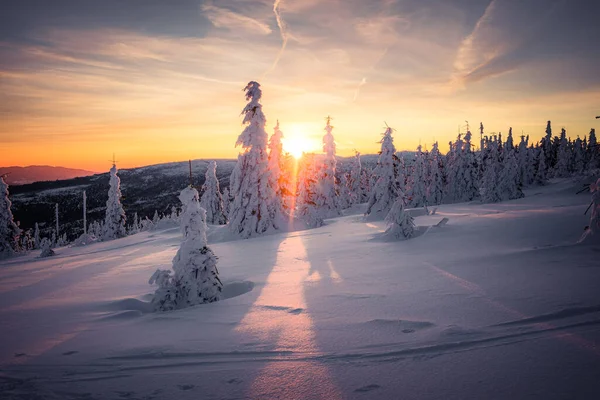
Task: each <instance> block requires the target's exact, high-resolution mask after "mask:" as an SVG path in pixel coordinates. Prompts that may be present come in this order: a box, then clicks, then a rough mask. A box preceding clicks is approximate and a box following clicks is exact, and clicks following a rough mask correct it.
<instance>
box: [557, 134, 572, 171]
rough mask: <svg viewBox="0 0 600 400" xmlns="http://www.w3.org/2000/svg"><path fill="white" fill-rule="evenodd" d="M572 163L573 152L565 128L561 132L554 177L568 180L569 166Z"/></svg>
mask: <svg viewBox="0 0 600 400" xmlns="http://www.w3.org/2000/svg"><path fill="white" fill-rule="evenodd" d="M570 161H571V152H570V150H569V142H568V141H567V132H566V131H565V128H563V129H562V130H561V132H560V139H559V145H558V152H557V159H556V165H555V166H554V176H555V177H557V178H566V177H568V176H569V175H570V173H569V166H570Z"/></svg>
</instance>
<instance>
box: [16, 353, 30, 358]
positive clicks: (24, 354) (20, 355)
mask: <svg viewBox="0 0 600 400" xmlns="http://www.w3.org/2000/svg"><path fill="white" fill-rule="evenodd" d="M26 355H27V353H15V357H24V356H26Z"/></svg>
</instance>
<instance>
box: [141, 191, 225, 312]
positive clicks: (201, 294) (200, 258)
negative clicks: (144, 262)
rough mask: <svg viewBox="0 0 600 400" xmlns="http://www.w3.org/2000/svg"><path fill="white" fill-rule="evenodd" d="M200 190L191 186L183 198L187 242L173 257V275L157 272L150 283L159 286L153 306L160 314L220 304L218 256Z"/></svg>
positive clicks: (182, 244)
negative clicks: (209, 235) (208, 234)
mask: <svg viewBox="0 0 600 400" xmlns="http://www.w3.org/2000/svg"><path fill="white" fill-rule="evenodd" d="M198 197H199V196H198V191H197V190H196V189H194V188H192V187H190V186H188V187H187V188H185V189H183V190H182V191H181V193H180V195H179V199H180V200H181V202H182V204H183V210H182V213H181V231H182V233H183V241H182V243H181V246H180V247H179V250H178V251H177V254H176V255H175V257H174V258H173V272H174V273H173V275H171V273H170V271H164V270H157V271H156V272H155V273H154V274H153V275H152V277H151V278H150V281H149V283H150V284H154V283H156V284H158V286H159V288H158V290H157V291H156V292H155V294H154V297H153V299H152V304H153V306H154V308H155V310H156V311H169V310H173V309H180V308H185V307H190V306H194V305H197V304H204V303H212V302H215V301H218V300H219V299H220V297H221V292H222V290H223V283H222V282H221V280H220V279H219V271H218V269H217V257H216V256H215V254H214V253H213V252H212V250H211V249H210V247H208V243H207V240H206V211H205V210H204V209H203V208H202V207H200V201H199V199H198Z"/></svg>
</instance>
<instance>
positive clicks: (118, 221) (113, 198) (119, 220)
mask: <svg viewBox="0 0 600 400" xmlns="http://www.w3.org/2000/svg"><path fill="white" fill-rule="evenodd" d="M109 185H110V188H109V189H108V200H107V201H106V216H105V218H104V232H103V235H102V238H103V239H104V240H110V239H117V238H122V237H125V236H127V229H126V228H125V222H126V217H125V211H124V210H123V206H122V205H121V180H120V179H119V177H118V176H117V166H116V165H115V164H113V166H112V168H111V169H110V182H109Z"/></svg>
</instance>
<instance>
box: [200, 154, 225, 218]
mask: <svg viewBox="0 0 600 400" xmlns="http://www.w3.org/2000/svg"><path fill="white" fill-rule="evenodd" d="M200 207H202V208H204V209H205V210H206V222H207V223H209V224H213V225H225V224H226V223H227V217H226V216H225V210H224V209H223V197H221V189H219V180H218V179H217V163H216V161H211V162H210V163H209V164H208V168H206V175H205V179H204V185H202V198H201V199H200Z"/></svg>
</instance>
